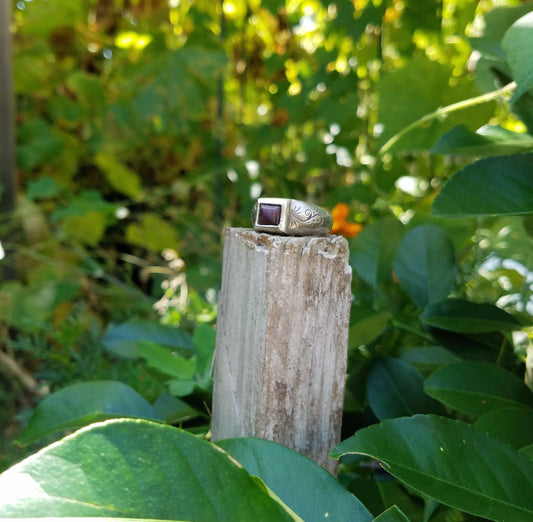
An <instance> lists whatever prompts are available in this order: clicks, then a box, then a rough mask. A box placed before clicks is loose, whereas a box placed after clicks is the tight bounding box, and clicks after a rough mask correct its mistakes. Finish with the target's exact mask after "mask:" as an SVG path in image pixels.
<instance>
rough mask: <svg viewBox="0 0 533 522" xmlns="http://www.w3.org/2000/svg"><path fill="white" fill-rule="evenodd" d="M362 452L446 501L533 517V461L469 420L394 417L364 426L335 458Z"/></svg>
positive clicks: (524, 521) (505, 517)
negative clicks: (467, 421) (469, 422)
mask: <svg viewBox="0 0 533 522" xmlns="http://www.w3.org/2000/svg"><path fill="white" fill-rule="evenodd" d="M346 453H361V454H364V455H369V456H371V457H373V458H375V459H378V460H380V461H381V462H382V463H383V465H384V467H385V469H386V470H387V471H388V472H389V473H390V474H392V475H394V476H395V477H396V478H398V480H400V481H402V482H403V483H405V484H407V485H408V486H410V487H412V488H413V489H414V490H416V491H418V492H420V493H421V494H424V495H427V496H429V497H431V498H433V499H435V500H437V501H439V502H441V503H442V504H446V505H449V506H452V507H454V508H456V509H460V510H462V511H466V512H467V513H472V514H474V515H477V516H481V517H485V518H488V519H489V520H498V521H500V522H505V521H506V522H528V521H530V520H532V519H533V463H532V462H530V461H529V460H528V459H527V458H526V457H524V456H523V455H521V454H520V453H518V452H517V451H515V450H514V449H513V448H511V447H510V446H509V445H507V444H505V443H504V442H502V441H500V440H498V439H496V438H493V437H491V436H490V435H488V434H487V433H484V432H483V431H481V430H478V429H477V428H475V427H474V426H471V425H469V424H466V423H464V422H460V421H456V420H451V419H446V418H443V417H438V416H434V415H416V416H414V417H411V418H405V417H404V418H400V419H391V420H387V421H384V422H382V423H380V424H376V425H373V426H370V427H368V428H364V429H362V430H359V431H358V432H357V433H356V434H355V435H354V436H353V437H350V438H349V439H347V440H345V441H343V442H341V443H340V444H339V445H338V446H337V447H336V448H335V449H334V450H333V451H332V452H331V455H332V456H333V457H340V456H342V455H344V454H346Z"/></svg>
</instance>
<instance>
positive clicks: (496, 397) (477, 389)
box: [424, 361, 533, 416]
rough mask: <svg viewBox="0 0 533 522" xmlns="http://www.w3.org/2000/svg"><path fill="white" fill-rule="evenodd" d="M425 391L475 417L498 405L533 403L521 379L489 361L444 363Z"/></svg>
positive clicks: (428, 382)
mask: <svg viewBox="0 0 533 522" xmlns="http://www.w3.org/2000/svg"><path fill="white" fill-rule="evenodd" d="M424 390H425V391H426V393H427V394H428V395H430V396H431V397H433V398H435V399H437V400H439V401H440V402H442V403H443V404H445V405H446V406H449V407H450V408H453V409H455V410H458V411H461V412H464V413H467V414H469V415H475V416H478V415H483V414H484V413H486V412H488V411H490V410H495V409H498V408H509V407H514V406H533V394H532V393H531V390H530V389H529V388H528V387H527V386H526V385H525V384H524V382H523V381H522V380H521V379H519V378H518V377H516V375H514V374H512V373H511V372H508V371H507V370H504V369H503V368H501V367H499V366H496V365H495V364H490V363H486V362H477V361H461V362H458V363H454V364H449V365H448V366H444V367H443V368H440V369H438V370H436V371H435V372H434V373H432V374H431V375H430V376H429V377H428V378H427V379H426V381H425V383H424Z"/></svg>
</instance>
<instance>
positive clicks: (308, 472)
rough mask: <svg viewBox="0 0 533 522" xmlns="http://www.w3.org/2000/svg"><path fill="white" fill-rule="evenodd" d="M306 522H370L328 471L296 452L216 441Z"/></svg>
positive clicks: (254, 442) (245, 441)
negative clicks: (334, 521) (349, 521)
mask: <svg viewBox="0 0 533 522" xmlns="http://www.w3.org/2000/svg"><path fill="white" fill-rule="evenodd" d="M216 444H217V445H218V446H220V447H221V448H222V449H224V450H225V451H227V452H228V453H229V454H230V455H231V456H232V457H234V458H235V459H236V460H237V461H238V462H239V463H240V464H242V465H243V466H244V468H245V469H246V471H248V473H250V475H256V476H258V477H260V478H261V480H263V482H264V483H265V484H266V485H267V486H268V488H269V489H270V490H272V491H273V492H274V493H275V494H276V495H277V496H278V497H279V498H280V499H281V500H282V501H283V502H285V504H286V505H287V506H289V507H290V508H291V509H292V510H293V511H294V512H295V513H297V514H298V516H300V517H301V518H302V519H303V520H305V521H306V522H312V521H314V520H316V521H319V520H356V521H357V522H367V521H370V520H372V519H373V517H372V515H371V514H370V512H369V511H368V510H367V509H366V508H365V506H364V505H363V504H362V503H361V502H360V501H359V500H358V499H357V498H356V497H355V496H354V495H352V494H351V493H350V492H349V491H348V490H347V489H346V488H344V487H343V486H342V485H341V484H340V483H339V482H338V481H337V480H336V479H334V478H333V476H332V475H330V474H329V473H328V472H327V471H325V470H324V469H323V468H321V467H320V466H318V465H317V464H315V463H314V462H313V461H311V460H309V459H308V458H307V457H304V456H303V455H300V454H299V453H298V452H296V451H294V450H291V449H289V448H286V447H285V446H281V445H280V444H276V443H274V442H270V441H266V440H261V439H255V438H247V437H242V438H235V439H226V440H220V441H217V442H216Z"/></svg>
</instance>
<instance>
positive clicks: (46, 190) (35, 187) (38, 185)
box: [26, 177, 63, 199]
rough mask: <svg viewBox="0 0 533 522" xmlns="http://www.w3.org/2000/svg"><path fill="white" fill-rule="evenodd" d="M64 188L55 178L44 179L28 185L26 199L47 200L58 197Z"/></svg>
mask: <svg viewBox="0 0 533 522" xmlns="http://www.w3.org/2000/svg"><path fill="white" fill-rule="evenodd" d="M62 190H63V188H62V187H61V185H58V184H57V182H56V180H55V179H54V178H49V177H42V178H38V179H36V180H34V181H30V182H29V183H28V188H27V191H26V197H27V198H28V199H46V198H53V197H54V196H57V195H58V194H59V193H61V191H62Z"/></svg>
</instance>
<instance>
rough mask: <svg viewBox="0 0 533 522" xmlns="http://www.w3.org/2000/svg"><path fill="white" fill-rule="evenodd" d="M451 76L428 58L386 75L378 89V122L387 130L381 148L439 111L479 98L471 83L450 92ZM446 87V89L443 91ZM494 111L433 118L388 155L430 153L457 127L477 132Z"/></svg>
mask: <svg viewBox="0 0 533 522" xmlns="http://www.w3.org/2000/svg"><path fill="white" fill-rule="evenodd" d="M452 76H453V73H452V71H451V69H450V68H449V66H444V65H441V64H439V63H437V62H435V61H431V60H429V59H428V58H425V57H424V58H421V57H417V58H411V59H410V60H408V61H407V62H406V65H405V66H404V67H403V68H401V69H395V70H392V71H391V72H388V73H385V74H383V75H382V78H381V79H380V81H379V83H378V85H377V99H378V100H379V106H378V121H379V123H381V124H382V125H383V127H384V130H383V134H382V135H381V136H380V137H379V139H378V144H379V146H383V145H384V144H385V143H386V142H387V141H388V140H389V139H391V138H392V137H393V136H395V135H396V134H398V133H399V132H401V131H402V130H403V129H405V128H406V127H407V126H409V125H410V124H412V123H415V122H416V121H418V120H419V119H421V118H422V117H424V116H426V115H428V114H432V113H433V112H434V111H436V110H437V109H439V108H440V107H444V106H447V105H450V104H453V103H456V102H459V101H462V100H465V99H468V98H471V97H473V96H476V95H478V94H479V92H478V91H477V87H476V86H475V85H474V83H473V82H472V81H460V82H458V84H457V85H456V86H455V87H453V88H450V87H449V79H450V77H452ZM422 79H423V80H422ZM443 85H446V86H447V88H445V89H443V88H442V86H443ZM406 86H409V88H406ZM492 111H493V106H492V104H490V103H486V104H482V105H477V106H474V107H471V108H468V109H466V110H461V111H456V112H452V113H449V114H448V115H447V116H446V117H445V118H433V119H431V120H429V121H427V122H426V123H425V124H424V125H419V126H418V127H416V128H414V129H413V130H411V131H410V132H408V133H407V134H405V135H404V136H403V137H402V138H401V139H399V140H398V142H397V143H395V144H394V145H393V146H392V147H391V148H390V149H389V151H394V152H397V151H399V150H428V149H430V148H431V147H432V146H433V144H434V143H435V142H436V141H437V140H438V139H439V137H440V136H441V135H442V134H443V133H444V132H446V131H448V130H449V129H451V128H452V127H453V126H454V125H458V124H460V123H464V124H466V125H468V126H469V127H471V128H474V129H475V128H477V127H481V125H483V124H485V123H486V121H487V120H488V119H489V118H490V116H491V115H492Z"/></svg>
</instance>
